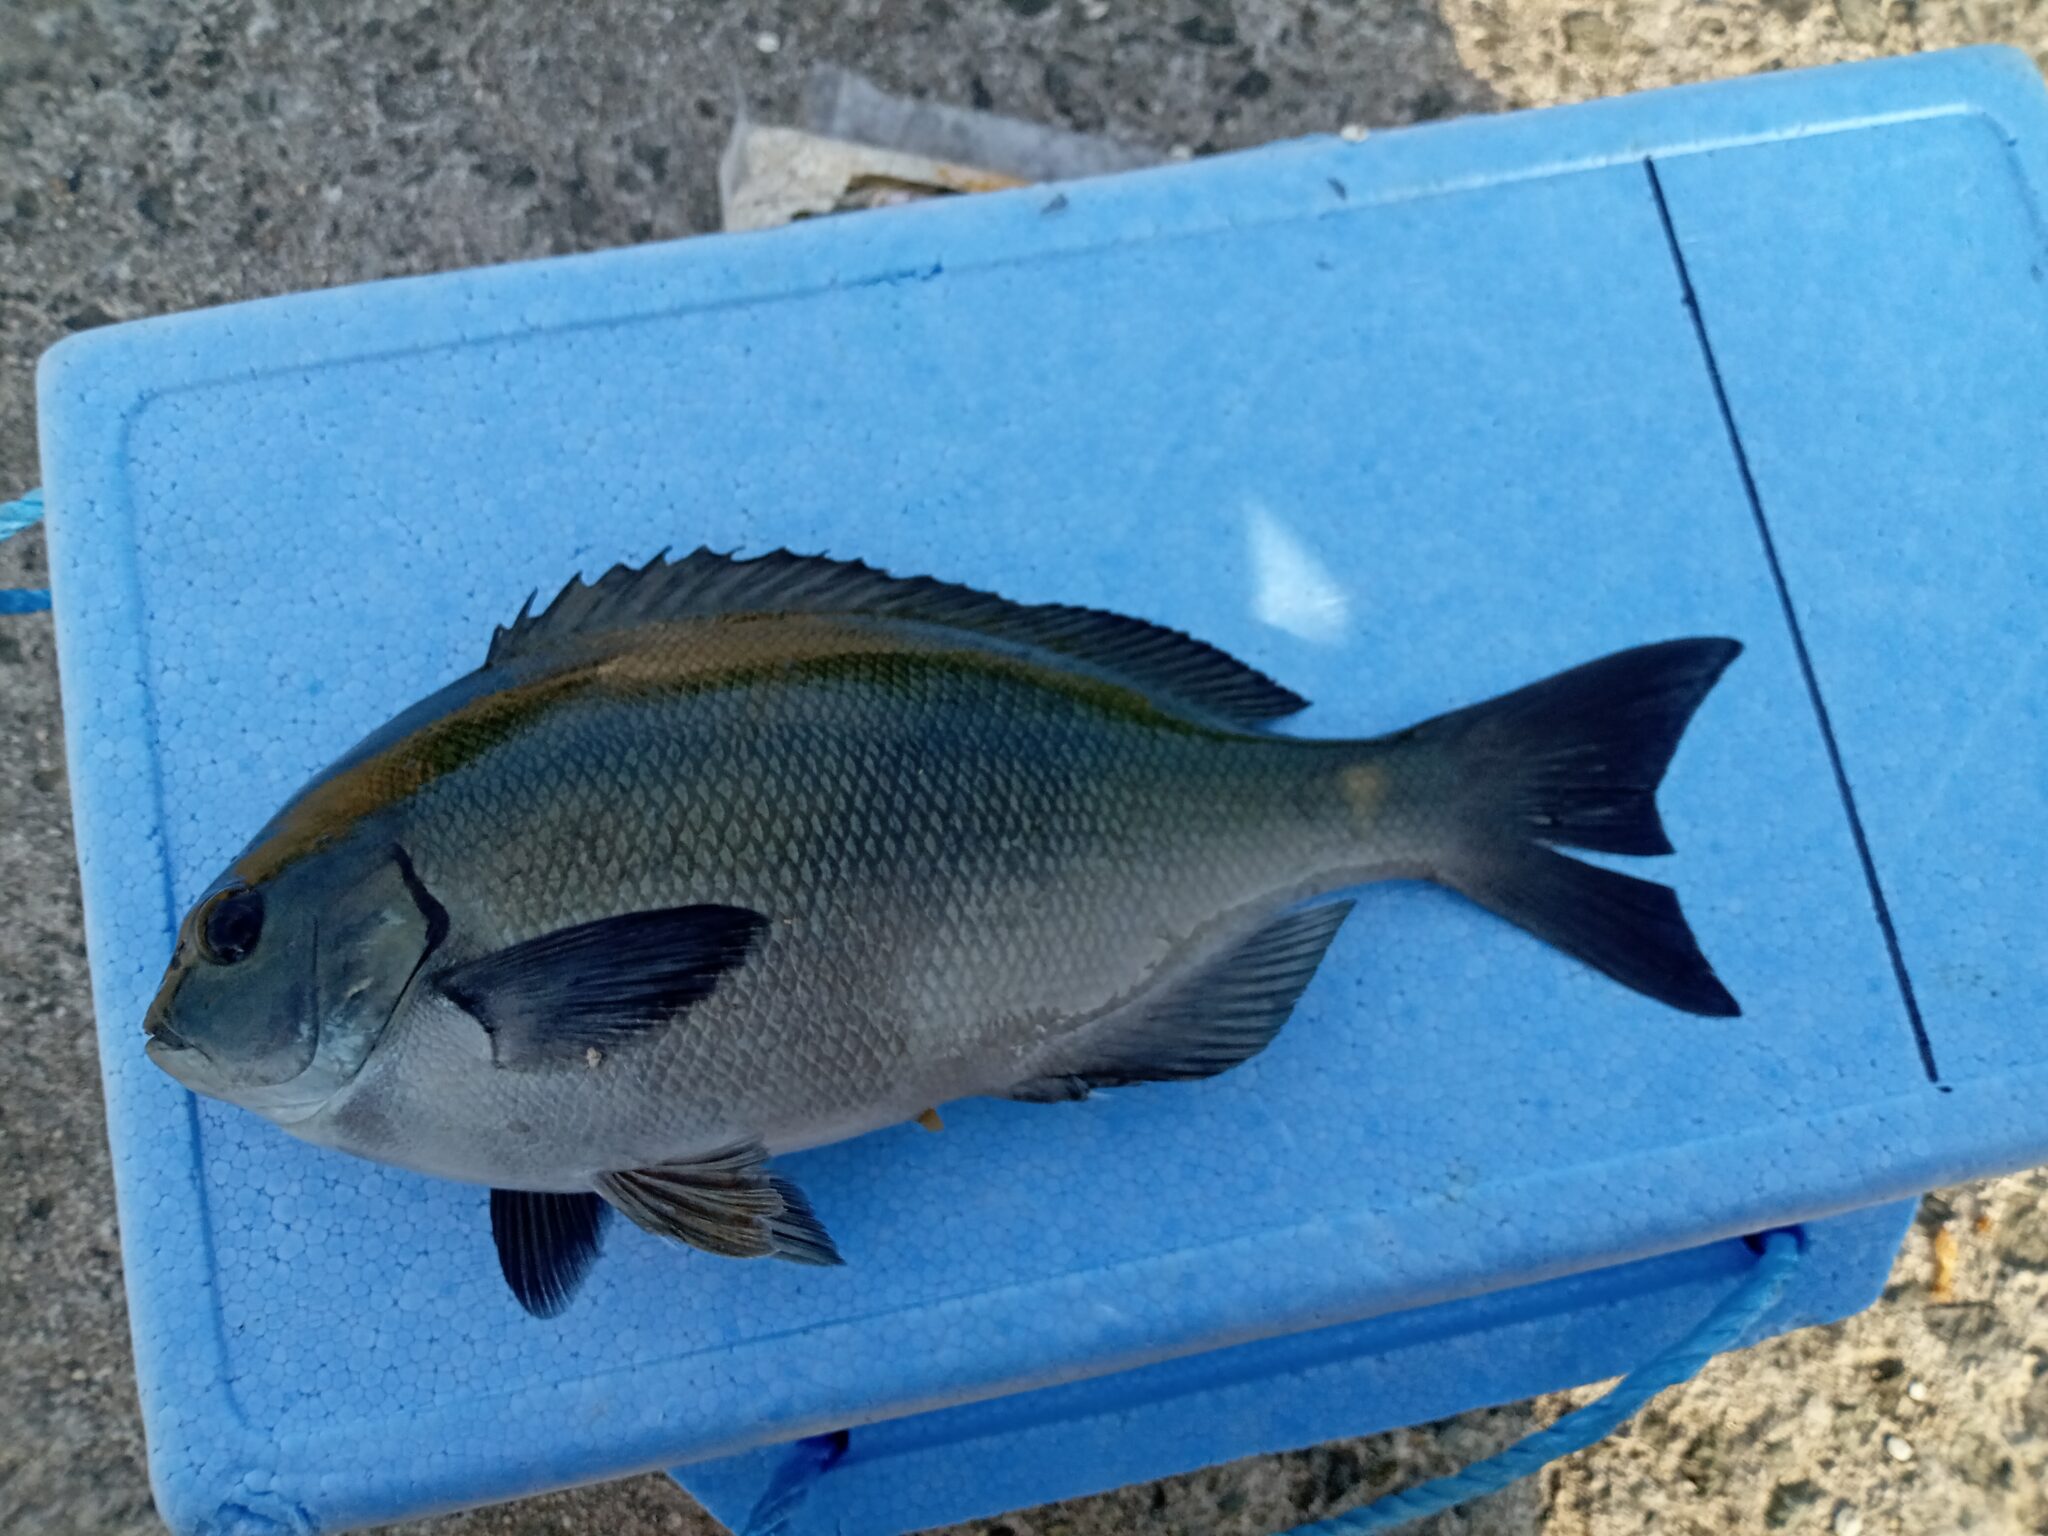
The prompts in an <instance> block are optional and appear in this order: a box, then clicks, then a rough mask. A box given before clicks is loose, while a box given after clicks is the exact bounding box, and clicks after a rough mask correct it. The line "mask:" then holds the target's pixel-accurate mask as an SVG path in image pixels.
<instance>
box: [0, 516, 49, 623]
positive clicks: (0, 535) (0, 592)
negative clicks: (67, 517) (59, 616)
mask: <svg viewBox="0 0 2048 1536" xmlns="http://www.w3.org/2000/svg"><path fill="white" fill-rule="evenodd" d="M42 517H43V493H42V492H41V491H30V492H29V493H28V494H27V495H26V496H24V497H22V498H21V499H20V500H19V501H10V502H7V503H5V504H0V544H5V543H6V542H7V541H8V540H9V539H11V538H13V537H14V536H15V535H16V534H17V533H20V532H21V531H22V530H23V529H24V528H33V527H35V525H36V524H37V523H39V522H41V521H42ZM49 606H50V593H49V590H48V589H47V588H45V587H0V613H41V612H42V611H43V610H44V609H45V608H47V607H49Z"/></svg>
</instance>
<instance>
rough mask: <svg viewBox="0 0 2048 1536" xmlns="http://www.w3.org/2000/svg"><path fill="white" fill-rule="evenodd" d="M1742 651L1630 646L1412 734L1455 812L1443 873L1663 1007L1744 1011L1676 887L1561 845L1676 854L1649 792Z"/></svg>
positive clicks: (1707, 645) (1420, 758)
mask: <svg viewBox="0 0 2048 1536" xmlns="http://www.w3.org/2000/svg"><path fill="white" fill-rule="evenodd" d="M1741 652H1742V646H1741V644H1740V643H1739V642H1738V641H1734V640H1714V639H1705V640H1667V641H1664V642H1662V643H1660V644H1657V645H1644V646H1638V647H1636V648H1635V649H1634V650H1628V651H1620V652H1617V653H1616V654H1614V655H1612V656H1607V657H1603V658H1602V659H1601V660H1599V661H1592V662H1588V663H1586V664H1585V665H1584V666H1581V667H1574V668H1572V669H1571V670H1570V671H1569V672H1561V673H1559V674H1558V675H1557V676H1555V677H1552V678H1548V679H1546V680H1545V681H1543V682H1540V683H1534V684H1531V685H1530V686H1529V687H1527V688H1522V689H1518V690H1517V691H1516V692H1514V693H1510V694H1505V695H1503V696H1502V697H1500V698H1497V699H1493V700H1490V701H1488V702H1487V703H1484V704H1475V705H1473V706H1472V707H1471V708H1469V709H1461V710H1457V711H1455V712H1454V713H1452V714H1448V715H1440V716H1438V717H1437V718H1436V719H1434V720H1430V721H1427V722H1425V723H1424V724H1422V725H1419V726H1417V727H1415V729H1414V730H1412V731H1409V732H1405V733H1404V734H1403V737H1402V738H1401V740H1402V744H1403V746H1404V747H1405V746H1410V745H1412V747H1413V749H1414V750H1415V752H1416V756H1415V757H1414V758H1413V759H1411V760H1412V761H1414V762H1415V764H1416V766H1417V768H1418V769H1420V770H1421V771H1423V772H1426V773H1428V774H1430V775H1431V777H1432V781H1433V783H1432V787H1433V788H1434V789H1436V790H1437V791H1438V792H1440V793H1442V794H1443V795H1445V796H1446V797H1447V798H1448V799H1449V800H1450V802H1451V803H1450V805H1449V806H1448V807H1447V809H1448V810H1449V811H1450V824H1451V827H1452V828H1453V829H1454V830H1453V832H1452V841H1453V847H1452V848H1451V849H1448V850H1446V852H1445V855H1444V857H1443V858H1442V860H1441V862H1440V866H1439V868H1438V869H1437V870H1436V875H1437V878H1438V879H1439V880H1441V881H1442V882H1443V883H1444V884H1446V885H1449V886H1451V887H1453V888H1454V889H1456V890H1458V891H1461V892H1463V893H1464V894H1465V895H1466V896H1469V897H1470V898H1471V899H1472V900H1474V901H1476V902H1478V903H1479V904H1480V905H1481V906H1483V907H1486V908H1488V909H1489V910H1491V911H1493V912H1496V913H1498V914H1499V915H1500V916H1502V917H1504V918H1506V919H1508V921H1510V922H1512V923H1516V924H1519V925H1520V926H1521V927H1523V928H1526V929H1527V930H1528V931H1529V932H1531V933H1533V934H1535V935H1536V936H1537V937H1538V938H1540V939H1543V940H1544V941H1546V942H1547V943H1551V944H1554V945H1556V946H1557V947H1558V948H1559V949H1561V950H1563V951H1565V953H1567V954H1570V955H1576V956H1577V957H1578V958H1579V959H1581V960H1584V961H1585V962H1586V963H1587V964H1588V965H1591V966H1594V967H1596V968H1598V969H1599V970H1602V971H1605V972H1606V973H1607V974H1608V975H1609V976H1612V977H1613V978H1614V979H1615V980H1616V981H1619V982H1621V983H1622V984H1623V985H1624V986H1629V987H1633V988H1635V990H1636V991H1638V992H1641V993H1644V994H1646V995H1647V996H1650V997H1654V998H1656V999H1657V1000H1658V1001H1659V1002H1663V1003H1668V1004H1670V1005H1671V1006H1672V1007H1674V1008H1682V1009H1684V1010H1685V1011H1686V1012H1688V1013H1699V1014H1710V1015H1719V1016H1724V1017H1725V1016H1730V1015H1734V1014H1738V1013H1740V1012H1741V1011H1742V1010H1741V1008H1740V1007H1738V1006H1737V1004H1736V1001H1735V999H1734V998H1733V997H1732V996H1730V995H1729V992H1728V989H1727V988H1726V987H1724V986H1722V985H1721V982H1720V979H1719V978H1718V977H1716V976H1715V975H1714V970H1713V967H1712V966H1711V965H1709V964H1708V963H1707V959H1706V956H1704V955H1703V954H1701V953H1700V947H1699V941H1698V940H1697V939H1695V938H1694V937H1693V933H1692V929H1691V928H1689V927H1688V926H1687V925H1686V921H1685V916H1684V914H1683V913H1681V912H1680V911H1679V908H1678V897H1677V896H1676V894H1674V893H1673V892H1672V890H1671V889H1670V887H1668V886H1663V885H1658V884H1656V883H1655V882H1654V881H1650V880H1640V879H1637V878H1636V877H1635V876H1633V875H1624V874H1619V873H1617V872H1615V871H1614V870H1610V869H1602V868H1600V867H1598V866H1597V865H1593V864H1587V863H1584V862H1582V861H1580V860H1578V859H1574V858H1571V857H1569V856H1567V855H1565V854H1562V853H1559V852H1557V851H1556V850H1557V847H1559V846H1563V847H1569V848H1590V849H1594V850H1597V851H1599V852H1603V853H1623V854H1657V853H1670V852H1671V851H1672V848H1671V841H1670V839H1669V838H1667V837H1666V836H1665V835H1664V824H1663V821H1662V820H1661V819H1660V818H1659V816H1658V814H1657V801H1656V794H1657V786H1658V784H1659V783H1660V782H1661V781H1662V779H1663V777H1664V770H1665V768H1666V767H1668V766H1669V764H1670V762H1671V756H1672V754H1673V753H1674V752H1675V751H1677V749H1678V741H1679V738H1680V737H1681V736H1682V735H1684V734H1685V727H1686V724H1687V722H1688V721H1690V720H1691V719H1692V715H1693V711H1694V710H1695V709H1697V708H1698V707H1699V704H1700V701H1701V700H1702V699H1704V698H1705V697H1706V696H1707V693H1708V691H1709V690H1710V689H1712V687H1713V686H1714V683H1715V681H1716V680H1717V679H1719V677H1720V676H1721V674H1722V672H1723V671H1725V670H1726V669H1727V667H1728V664H1729V663H1730V662H1732V661H1733V660H1734V659H1735V658H1736V657H1737V656H1738V655H1740V654H1741Z"/></svg>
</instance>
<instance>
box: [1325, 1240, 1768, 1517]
mask: <svg viewBox="0 0 2048 1536" xmlns="http://www.w3.org/2000/svg"><path fill="white" fill-rule="evenodd" d="M1804 1249H1805V1239H1804V1238H1802V1237H1801V1236H1800V1235H1799V1233H1798V1231H1797V1230H1796V1229H1784V1230H1779V1231H1776V1232H1770V1233H1767V1234H1765V1236H1764V1239H1763V1252H1762V1254H1761V1256H1760V1257H1759V1258H1758V1259H1757V1262H1756V1267H1755V1268H1754V1269H1752V1270H1751V1271H1750V1272H1749V1274H1748V1275H1747V1276H1745V1277H1744V1279H1743V1282H1742V1284H1741V1285H1739V1286H1737V1287H1736V1288H1735V1290H1733V1291H1732V1292H1730V1293H1729V1295H1728V1296H1727V1297H1726V1298H1725V1299H1724V1300H1723V1301H1722V1303H1721V1304H1720V1305H1719V1306H1718V1307H1716V1308H1714V1310H1713V1311H1712V1312H1710V1313H1708V1314H1707V1316H1706V1319H1705V1320H1704V1321H1703V1322H1701V1323H1700V1325H1699V1326H1698V1327H1697V1328H1695V1329H1693V1331H1692V1332H1691V1333H1689V1334H1687V1335H1686V1336H1685V1337H1684V1338H1682V1339H1680V1340H1679V1341H1678V1342H1677V1343H1676V1344H1674V1345H1672V1346H1671V1347H1670V1348H1669V1349H1667V1350H1665V1351H1664V1352H1663V1353H1662V1354H1660V1355H1656V1356H1653V1357H1652V1358H1651V1359H1649V1360H1648V1361H1646V1362H1645V1363H1644V1364H1642V1365H1640V1366H1638V1367H1636V1369H1635V1370H1633V1371H1631V1372H1629V1374H1628V1375H1626V1376H1624V1377H1623V1378H1622V1379H1621V1380H1620V1381H1619V1382H1617V1383H1616V1384H1615V1386H1614V1388H1613V1390H1612V1391H1610V1392H1608V1393H1607V1395H1606V1396H1604V1397H1601V1398H1599V1399H1598V1400H1596V1401H1594V1402H1591V1403H1588V1404H1587V1405H1586V1406H1585V1407H1583V1408H1581V1409H1579V1410H1578V1411H1577V1412H1575V1413H1568V1414H1566V1415H1565V1416H1564V1417H1563V1418H1561V1419H1559V1420H1558V1421H1557V1422H1556V1423H1555V1424H1553V1425H1551V1426H1550V1427H1549V1428H1548V1429H1540V1430H1538V1431H1537V1432H1536V1433H1535V1434H1533V1435H1529V1436H1527V1437H1526V1438H1524V1439H1521V1440H1518V1441H1516V1442H1515V1443H1514V1444H1513V1445H1511V1446H1509V1447H1508V1448H1507V1449H1506V1450H1504V1451H1502V1452H1500V1453H1499V1454H1498V1455H1494V1456H1489V1457H1487V1458H1486V1460H1484V1461H1479V1462H1474V1463H1473V1464H1472V1465H1471V1466H1469V1467H1467V1468H1465V1469H1464V1470H1463V1471H1462V1472H1453V1473H1452V1474H1451V1475H1450V1476H1448V1477H1439V1478H1434V1479H1432V1480H1431V1481H1429V1482H1426V1483H1418V1484H1417V1485H1416V1486H1415V1487H1413V1488H1404V1489H1402V1490H1400V1491H1399V1492H1397V1493H1390V1494H1388V1495H1387V1496H1386V1497H1385V1498H1382V1499H1375V1500H1374V1501H1373V1502H1372V1503H1370V1504H1367V1505H1364V1506H1363V1507H1361V1508H1358V1509H1354V1510H1352V1511H1350V1512H1349V1513H1348V1514H1342V1515H1335V1516H1332V1517H1331V1518H1330V1519H1328V1520H1319V1521H1316V1522H1315V1523H1314V1524H1311V1525H1298V1526H1296V1527H1294V1529H1293V1530H1291V1531H1289V1532H1287V1533H1286V1536H1365V1533H1367V1532H1369V1531H1391V1530H1393V1529H1394V1528H1395V1527H1397V1526H1402V1525H1406V1524H1407V1523H1408V1522H1409V1521H1411V1520H1420V1519H1421V1518H1422V1517H1423V1516H1424V1515H1434V1514H1439V1513H1441V1512H1442V1511H1444V1510H1446V1509H1449V1508H1451V1507H1452V1506H1453V1505H1457V1504H1463V1503H1464V1502H1465V1501H1466V1500H1467V1499H1476V1498H1478V1497H1480V1496H1481V1495H1482V1494H1488V1493H1498V1492H1500V1491H1501V1489H1503V1488H1506V1487H1507V1486H1509V1485H1510V1484H1511V1483H1517V1482H1520V1481H1521V1480H1522V1479H1523V1478H1525V1477H1527V1476H1529V1474H1530V1473H1532V1472H1536V1471H1540V1470H1541V1469H1542V1468H1543V1467H1544V1466H1546V1465H1547V1464H1548V1463H1550V1462H1553V1461H1555V1460H1557V1459H1558V1458H1559V1457H1560V1456H1569V1455H1571V1454H1572V1453H1573V1452H1575V1451H1583V1450H1584V1449H1585V1448H1586V1447H1587V1446H1589V1445H1591V1444H1593V1443H1594V1442H1595V1441H1597V1440H1600V1439H1602V1438H1604V1437H1605V1436H1607V1435H1610V1434H1612V1433H1613V1432H1614V1431H1615V1430H1616V1429H1618V1428H1620V1427H1621V1425H1622V1424H1623V1423H1625V1422H1626V1421H1627V1420H1629V1419H1631V1418H1633V1417H1634V1416H1635V1415H1636V1414H1637V1413H1638V1412H1639V1411H1641V1409H1642V1408H1643V1406H1644V1405H1645V1404H1647V1403H1648V1402H1649V1401H1650V1399H1651V1398H1653V1397H1655V1396H1656V1395H1657V1394H1658V1393H1659V1392H1662V1391H1663V1390H1664V1389H1665V1388H1667V1387H1675V1386H1677V1385H1678V1384H1679V1383H1680V1382H1682V1381H1690V1380H1692V1378H1693V1377H1695V1376H1697V1375H1698V1374H1699V1373H1700V1369H1701V1368H1702V1367H1703V1366H1705V1365H1706V1363H1707V1362H1708V1361H1709V1360H1711V1359H1713V1358H1714V1356H1716V1355H1718V1354H1720V1353H1722V1352H1723V1351H1725V1350H1730V1349H1733V1348H1735V1347H1736V1346H1737V1345H1739V1344H1741V1343H1742V1342H1743V1339H1744V1337H1745V1336H1746V1335H1747V1334H1748V1332H1749V1330H1750V1329H1751V1328H1752V1327H1754V1326H1755V1325H1756V1323H1757V1321H1758V1319H1760V1318H1761V1317H1762V1316H1763V1315H1764V1314H1765V1313H1766V1312H1768V1311H1770V1310H1771V1308H1772V1307H1774V1306H1776V1305H1777V1304H1778V1299H1779V1298H1780V1297H1781V1296H1783V1295H1784V1294H1785V1287H1786V1286H1787V1285H1788V1284H1789V1283H1790V1282H1791V1279H1792V1272H1793V1271H1794V1270H1795V1269H1797V1268H1798V1267H1799V1256H1800V1254H1801V1253H1802V1252H1803V1251H1804Z"/></svg>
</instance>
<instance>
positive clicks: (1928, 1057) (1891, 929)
mask: <svg viewBox="0 0 2048 1536" xmlns="http://www.w3.org/2000/svg"><path fill="white" fill-rule="evenodd" d="M1643 171H1644V173H1645V174H1646V175H1647V176H1648V177H1649V179H1650V195H1651V197H1652V198H1654V199H1655V200H1656V204H1657V219H1658V222H1659V223H1661V224H1662V225H1663V227H1664V243H1665V245H1666V246H1667V247H1668V248H1669V250H1670V252H1671V264H1672V266H1673V267H1675V268H1676V269H1677V272H1678V282H1679V287H1680V289H1681V291H1682V292H1683V294H1684V298H1685V309H1686V313H1687V314H1688V315H1689V316H1691V318H1692V330H1693V335H1694V337H1695V338H1696V339H1697V340H1698V342H1699V345H1700V356H1701V358H1703V359H1704V360H1705V362H1706V365H1707V378H1708V380H1709V381H1710V382H1711V383H1712V384H1713V387H1714V403H1715V405H1716V406H1717V407H1718V408H1719V410H1720V413H1721V426H1722V428H1723V430H1725V431H1726V432H1727V434H1728V446H1729V448H1730V450H1731V451H1733V453H1734V455H1735V469H1736V472H1737V473H1738V474H1739V475H1740V476H1741V477H1742V492H1743V495H1744V496H1746V497H1747V498H1748V499H1749V512H1750V516H1751V517H1752V518H1753V519H1755V521H1756V531H1757V537H1758V538H1760V539H1761V540H1762V541H1763V546H1764V559H1765V560H1766V561H1767V562H1768V563H1769V565H1770V568H1771V582H1772V584H1773V585H1774V586H1776V587H1777V589H1778V606H1779V607H1780V608H1781V609H1783V610H1784V614H1785V627H1786V628H1787V629H1789V630H1790V631H1791V634H1792V649H1793V652H1794V653H1795V654H1796V655H1797V656H1798V658H1799V671H1800V673H1801V675H1803V676H1804V677H1805V679H1806V693H1807V697H1808V698H1810V699H1811V700H1812V701H1813V712H1814V715H1815V716H1816V717H1817V718H1818V719H1819V721H1820V734H1821V740H1822V742H1823V743H1824V744H1825V745H1826V747H1827V754H1828V765H1829V766H1830V767H1831V768H1832V769H1833V770H1834V774H1835V788H1836V790H1837V792H1838V793H1839V794H1840V795H1841V797H1842V808H1843V810H1844V811H1846V812H1847V813H1848V817H1849V834H1850V836H1851V837H1852V838H1853V839H1854V840H1855V843H1856V857H1857V858H1858V859H1859V860H1860V861H1861V862H1862V865H1863V879H1864V883H1865V884H1866V885H1867V886H1868V887H1869V889H1870V904H1871V906H1872V908H1873V909H1874V910H1875V911H1876V913H1877V926H1878V927H1879V928H1880V929H1881V930H1883V933H1884V946H1885V950H1886V952H1887V953H1888V954H1889V955H1890V956H1891V962H1892V975H1893V976H1895V977H1896V978H1897V979H1898V983H1899V995H1900V996H1901V997H1902V998H1903V999H1904V1000H1905V1004H1906V1018H1907V1020H1908V1021H1909V1022H1910V1023H1911V1024H1912V1026H1913V1044H1914V1045H1915V1046H1916V1047H1917V1048H1918V1050H1919V1052H1920V1066H1921V1069H1922V1070H1923V1071H1924V1072H1926V1074H1927V1080H1928V1081H1929V1082H1930V1083H1933V1084H1935V1085H1936V1086H1937V1087H1939V1086H1942V1083H1941V1072H1940V1069H1939V1068H1938V1067H1936V1065H1935V1061H1934V1042H1933V1041H1932V1040H1931V1039H1929V1038H1928V1034H1927V1022H1926V1020H1925V1019H1923V1018H1922V1017H1921V1015H1920V999H1919V997H1918V996H1917V995H1916V994H1915V992H1914V991H1913V978H1912V976H1911V975H1909V974H1908V973H1907V970H1906V956H1905V951H1904V950H1903V949H1901V948H1900V946H1899V931H1898V928H1897V926H1896V925H1895V924H1894V923H1893V922H1892V910H1891V904H1890V903H1889V902H1888V901H1886V900H1885V895H1884V886H1883V885H1882V884H1881V883H1880V882H1879V880H1878V878H1877V860H1876V859H1875V858H1874V857H1872V855H1871V852H1870V839H1869V837H1868V836H1867V835H1866V834H1865V832H1864V830H1863V816H1862V813H1861V812H1859V811H1858V810H1857V809H1856V797H1855V794H1854V793H1853V792H1852V791H1851V790H1850V788H1849V774H1848V770H1847V769H1846V768H1845V767H1844V766H1843V764H1842V748H1841V743H1840V742H1839V741H1837V740H1836V737H1835V726H1834V721H1833V720H1832V719H1831V718H1830V717H1829V715H1828V706H1827V701H1826V700H1824V699H1823V698H1822V697H1821V692H1820V678H1819V676H1818V675H1817V674H1816V673H1815V671H1814V668H1813V655H1812V653H1811V652H1810V651H1808V649H1807V646H1806V636H1805V634H1804V633H1802V632H1801V630H1800V628H1799V615H1798V613H1797V612H1796V611H1795V610H1794V609H1793V606H1792V589H1791V587H1790V586H1789V585H1788V584H1787V583H1786V580H1785V567H1784V564H1783V562H1781V561H1780V560H1779V558H1778V546H1777V541H1776V540H1774V539H1773V538H1772V537H1771V527H1770V523H1769V522H1768V521H1767V520H1766V519H1765V517H1764V504H1763V497H1762V496H1761V495H1760V494H1759V493H1758V491H1757V488H1756V475H1755V473H1754V472H1753V471H1752V470H1751V468H1750V463H1749V451H1748V450H1747V449H1746V448H1744V447H1743V444H1742V434H1741V432H1740V431H1739V430H1738V429H1737V428H1736V425H1735V411H1734V408H1733V407H1732V406H1731V405H1730V404H1729V402H1728V386H1727V384H1726V383H1725V382H1724V381H1723V379H1722V377H1721V365H1720V362H1719V361H1718V360H1717V359H1716V358H1715V356H1714V344H1713V342H1712V341H1711V340H1710V339H1709V338H1708V336H1707V322H1706V317H1705V315H1703V314H1702V313H1701V312H1700V301H1699V295H1698V293H1697V292H1696V291H1695V290H1694V288H1693V285H1692V271H1691V269H1690V268H1688V267H1687V266H1686V264H1685V252H1684V251H1683V250H1682V249H1681V248H1680V246H1679V244H1678V231H1677V229H1676V227H1675V226H1674V225H1673V224H1672V222H1671V206H1670V204H1669V203H1667V202H1666V201H1665V198H1664V182H1663V180H1662V178H1661V177H1659V176H1658V174H1657V162H1656V160H1655V159H1654V158H1652V157H1648V156H1646V157H1645V158H1644V160H1643ZM1944 1091H1946V1089H1944Z"/></svg>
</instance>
